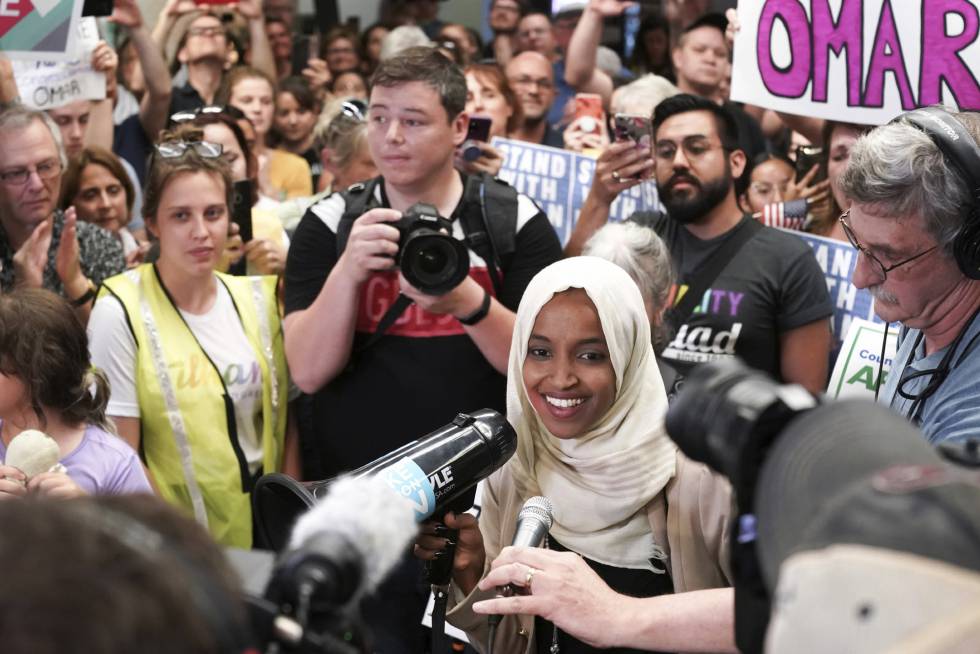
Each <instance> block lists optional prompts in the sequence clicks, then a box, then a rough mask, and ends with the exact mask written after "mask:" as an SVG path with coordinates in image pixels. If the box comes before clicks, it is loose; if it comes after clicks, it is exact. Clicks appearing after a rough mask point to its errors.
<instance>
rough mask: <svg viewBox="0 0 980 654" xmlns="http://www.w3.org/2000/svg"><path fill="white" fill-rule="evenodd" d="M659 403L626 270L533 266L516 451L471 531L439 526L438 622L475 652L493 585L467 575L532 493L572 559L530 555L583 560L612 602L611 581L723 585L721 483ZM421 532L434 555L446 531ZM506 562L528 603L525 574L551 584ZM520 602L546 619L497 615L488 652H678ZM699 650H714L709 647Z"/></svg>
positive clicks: (635, 588) (657, 381)
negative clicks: (445, 561)
mask: <svg viewBox="0 0 980 654" xmlns="http://www.w3.org/2000/svg"><path fill="white" fill-rule="evenodd" d="M666 409H667V398H666V395H665V392H664V387H663V382H662V381H661V378H660V373H659V371H658V368H657V364H656V361H655V358H654V354H653V350H652V348H651V345H650V325H649V320H648V317H647V314H646V310H645V307H644V304H643V299H642V297H641V295H640V291H639V289H638V288H637V286H636V284H635V283H634V282H633V281H632V279H630V277H629V275H627V273H626V272H624V271H623V270H622V269H621V268H619V267H618V266H616V265H615V264H613V263H610V262H608V261H605V260H602V259H598V258H595V257H577V258H572V259H565V260H563V261H559V262H557V263H555V264H552V265H551V266H549V267H547V268H545V269H544V270H542V271H541V272H540V273H538V275H537V276H536V277H535V278H534V279H533V280H531V283H530V284H529V285H528V287H527V290H526V291H525V293H524V297H523V299H522V300H521V304H520V307H519V309H518V311H517V321H516V324H515V327H514V336H513V340H512V342H511V350H510V360H509V368H508V381H507V418H508V420H509V421H510V423H511V424H512V425H513V426H514V428H515V429H516V430H517V434H518V447H517V454H516V455H515V456H514V457H513V458H512V459H511V460H510V461H509V462H508V463H507V464H506V465H505V466H504V467H503V468H501V469H500V470H499V471H498V472H496V473H495V474H494V475H493V476H491V477H490V478H489V479H488V481H487V484H486V485H485V487H484V491H483V496H482V512H481V515H480V519H479V525H478V529H477V524H476V520H475V519H473V518H472V517H471V516H469V515H460V516H447V518H446V524H447V526H449V527H450V528H458V529H459V530H460V531H459V536H458V540H457V551H456V559H455V566H454V573H453V581H454V586H455V597H451V601H452V600H453V599H455V600H456V606H455V607H454V608H453V609H452V611H450V613H449V614H448V615H447V620H448V621H449V622H450V623H452V624H454V625H456V626H458V627H460V628H462V629H464V630H465V631H466V632H467V635H468V636H469V637H470V640H471V641H474V640H475V641H477V642H478V643H480V644H481V646H482V647H481V649H486V644H487V642H486V639H487V635H488V634H487V627H486V625H487V621H486V616H483V615H478V614H476V613H474V611H473V606H472V605H473V603H474V602H477V601H480V600H486V599H488V598H491V597H493V594H494V593H493V592H492V589H493V587H488V590H480V589H479V588H478V587H477V583H478V582H479V581H480V579H481V578H483V577H484V576H486V575H487V573H488V572H489V571H490V568H491V562H494V568H498V567H500V566H501V565H504V562H503V561H501V562H495V561H494V560H495V559H496V558H497V557H498V554H499V553H500V551H501V549H502V548H503V547H504V546H506V545H508V544H510V542H511V541H512V539H513V537H514V531H515V526H516V525H515V522H516V518H517V514H518V512H519V511H520V509H521V507H522V505H523V503H524V502H525V501H526V500H527V499H528V498H530V497H533V496H535V495H543V496H545V497H547V498H548V499H549V500H550V501H551V503H552V505H553V507H554V511H553V517H554V524H553V526H552V528H551V530H550V533H549V537H548V547H549V548H550V549H551V550H557V551H565V550H567V551H570V552H573V553H575V554H576V555H580V556H581V559H580V558H579V556H574V555H569V554H555V553H554V552H543V551H535V552H532V554H536V555H545V556H547V557H554V558H555V561H564V562H570V561H577V562H579V563H581V561H582V559H584V561H585V562H587V563H588V566H589V568H591V570H592V571H591V572H590V571H588V568H584V564H582V569H581V570H580V571H579V572H588V574H589V575H592V577H593V578H591V579H590V580H591V581H592V582H597V581H598V580H599V579H601V582H599V584H600V588H603V589H604V590H605V591H606V593H607V596H609V597H620V595H616V594H615V593H612V592H610V589H611V590H612V591H616V592H617V593H623V594H625V595H628V596H630V597H654V596H663V595H667V594H670V593H671V592H682V591H687V590H695V589H704V588H715V587H721V586H725V585H727V583H728V578H729V574H728V569H727V560H728V559H727V534H728V511H729V506H730V500H729V495H728V487H727V484H726V483H725V482H723V481H722V480H721V479H720V478H718V477H716V476H714V475H713V474H712V473H710V472H709V471H708V470H707V468H705V467H703V466H700V465H698V464H694V463H692V462H690V461H688V460H686V459H684V458H683V456H682V455H681V454H680V453H679V452H678V451H677V449H676V447H675V445H674V444H673V442H671V441H670V439H669V438H668V437H667V435H666V432H665V431H664V414H665V412H666ZM424 531H426V532H428V533H427V534H425V535H423V536H421V537H420V538H419V541H418V545H417V548H416V553H417V555H418V556H420V557H421V558H432V556H433V555H434V554H435V553H436V552H437V551H438V550H439V549H441V548H442V546H443V545H444V543H445V539H443V538H442V537H441V536H440V535H437V534H435V533H434V530H433V529H432V528H431V527H430V528H428V529H425V530H424ZM507 565H509V567H508V568H507V570H506V571H505V572H507V573H509V574H510V575H511V576H512V577H514V579H513V581H514V582H515V585H516V586H523V587H524V588H525V592H531V593H532V597H533V599H534V600H537V599H538V597H537V596H535V595H534V594H533V591H532V590H531V585H532V582H534V580H537V583H538V588H540V587H544V586H548V585H550V582H551V581H552V580H551V579H549V580H547V581H546V583H544V584H542V583H541V582H542V577H548V575H549V571H548V570H547V569H546V568H545V567H544V563H540V564H538V565H535V566H533V567H532V566H531V565H526V564H523V563H520V562H518V561H514V562H511V563H508V564H507ZM556 570H557V569H556ZM667 573H669V574H667ZM494 574H495V575H496V576H498V577H499V576H500V575H502V574H504V572H497V571H495V572H494ZM556 574H557V572H556ZM480 585H481V586H485V584H480ZM451 595H452V594H451ZM531 599H532V598H522V601H523V603H522V604H521V611H522V612H525V613H534V614H537V615H544V617H537V618H535V617H533V615H512V616H507V617H505V619H504V620H503V622H502V623H501V624H500V626H499V628H498V629H497V630H496V635H495V639H494V640H495V642H494V652H495V653H496V654H502V653H505V652H507V653H519V652H525V653H528V654H530V653H531V652H538V651H542V652H543V651H550V652H552V654H556V653H560V652H563V651H564V652H569V653H570V652H576V653H578V652H585V651H591V649H592V648H591V646H590V644H587V643H591V644H599V645H603V646H606V647H609V646H616V645H619V646H623V647H626V646H629V645H632V646H634V647H641V648H642V649H658V648H663V649H674V650H676V649H678V647H677V639H675V638H673V637H672V634H670V633H664V634H661V635H662V636H663V637H664V638H665V640H663V641H658V640H654V641H650V642H644V643H643V644H642V645H639V644H633V643H630V642H627V640H624V641H623V642H615V639H610V640H606V641H599V640H598V639H595V638H593V637H591V635H590V634H588V633H587V632H581V631H580V629H579V627H578V626H567V625H565V624H564V623H563V622H562V621H561V620H558V619H557V618H556V619H555V623H554V624H553V623H552V622H549V621H548V620H546V619H545V618H547V617H551V616H549V615H547V613H545V612H543V611H540V612H539V611H536V610H535V606H534V604H533V603H532V602H528V601H527V600H531ZM607 599H608V597H607ZM624 599H626V598H624ZM574 601H576V602H578V603H579V604H583V603H588V602H590V601H591V598H588V597H577V598H575V599H574ZM722 604H724V601H723V602H722ZM543 606H544V605H543V604H542V607H543ZM711 606H717V603H715V604H712V605H711ZM722 610H725V609H724V607H723V608H722ZM727 610H728V611H729V612H731V604H730V603H729V604H728V609H727ZM712 619H714V620H715V621H717V620H719V619H721V621H722V622H724V619H723V618H719V617H717V616H714V617H713V618H712ZM728 623H729V625H730V624H731V617H730V616H729V617H728ZM565 629H568V630H569V631H565ZM668 631H670V630H668ZM576 635H580V636H582V638H583V640H579V639H578V638H576ZM609 636H610V638H611V634H610V635H609ZM730 638H731V637H730V636H729V639H730ZM583 641H585V642H583ZM704 645H705V647H706V648H708V647H714V648H715V649H717V647H718V645H719V642H718V641H717V640H710V639H709V640H708V642H705V643H704ZM688 646H690V642H689V641H687V642H685V648H684V649H685V651H691V650H689V649H686V647H688ZM621 651H628V650H625V649H624V650H621Z"/></svg>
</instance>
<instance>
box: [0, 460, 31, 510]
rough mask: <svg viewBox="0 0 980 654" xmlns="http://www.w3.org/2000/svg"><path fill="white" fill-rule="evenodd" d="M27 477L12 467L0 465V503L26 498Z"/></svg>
mask: <svg viewBox="0 0 980 654" xmlns="http://www.w3.org/2000/svg"><path fill="white" fill-rule="evenodd" d="M26 483H27V476H26V475H24V473H23V472H21V471H20V470H18V469H17V468H15V467H13V466H5V465H3V464H0V501H2V500H12V499H16V498H19V497H26V496H27V487H26V485H25V484H26Z"/></svg>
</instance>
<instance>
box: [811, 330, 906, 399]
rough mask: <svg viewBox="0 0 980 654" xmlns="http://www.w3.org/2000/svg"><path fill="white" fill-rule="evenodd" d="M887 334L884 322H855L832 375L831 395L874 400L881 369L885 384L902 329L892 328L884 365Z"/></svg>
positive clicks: (845, 339) (828, 387)
mask: <svg viewBox="0 0 980 654" xmlns="http://www.w3.org/2000/svg"><path fill="white" fill-rule="evenodd" d="M884 335H885V325H883V324H882V323H880V322H879V323H873V322H870V321H868V320H862V319H861V318H854V319H853V320H851V323H850V327H849V328H848V330H847V334H846V335H845V337H844V344H843V347H842V348H841V351H840V355H839V356H838V357H837V363H836V364H834V372H833V373H832V374H831V375H830V383H829V384H828V385H827V395H829V396H830V397H857V398H867V399H872V400H873V399H874V396H875V385H876V381H877V379H878V374H879V370H880V372H881V383H882V384H884V383H885V378H886V377H887V376H888V371H890V370H891V367H892V360H893V359H894V358H895V352H896V350H897V347H898V329H889V330H888V340H887V341H886V342H885V359H884V362H882V360H881V341H882V338H883V337H884Z"/></svg>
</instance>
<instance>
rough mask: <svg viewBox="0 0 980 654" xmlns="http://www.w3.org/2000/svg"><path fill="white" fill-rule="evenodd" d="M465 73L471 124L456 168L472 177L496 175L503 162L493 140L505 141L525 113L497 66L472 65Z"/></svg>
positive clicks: (467, 105) (459, 151) (467, 107)
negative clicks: (480, 174)
mask: <svg viewBox="0 0 980 654" xmlns="http://www.w3.org/2000/svg"><path fill="white" fill-rule="evenodd" d="M463 73H464V74H465V76H466V114H467V115H468V116H469V117H470V123H469V127H468V129H467V134H466V140H465V141H464V143H463V146H462V147H461V148H459V150H458V151H457V157H456V168H458V169H459V170H461V171H463V172H465V173H469V174H473V173H477V172H485V173H489V174H491V175H496V174H497V173H498V172H499V171H500V168H501V166H502V165H503V162H504V160H503V155H502V154H501V152H500V151H499V150H497V149H496V148H495V147H493V146H492V145H491V144H490V141H491V140H492V139H494V138H506V137H507V136H508V135H509V134H510V133H511V132H512V131H513V130H514V129H515V128H516V126H517V125H520V123H521V121H522V119H523V112H522V110H521V106H520V103H518V101H517V96H516V95H514V91H513V89H512V88H511V86H510V84H509V83H508V81H507V77H506V76H505V75H504V71H503V70H502V69H501V68H500V67H499V66H497V65H496V64H471V65H469V66H467V67H466V68H464V69H463ZM468 155H469V156H468Z"/></svg>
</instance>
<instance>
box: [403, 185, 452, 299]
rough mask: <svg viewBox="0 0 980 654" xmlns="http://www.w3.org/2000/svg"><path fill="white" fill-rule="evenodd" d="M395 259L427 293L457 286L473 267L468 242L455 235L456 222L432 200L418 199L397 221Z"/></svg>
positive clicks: (443, 291)
mask: <svg viewBox="0 0 980 654" xmlns="http://www.w3.org/2000/svg"><path fill="white" fill-rule="evenodd" d="M392 225H394V227H396V228H397V229H398V232H399V238H398V252H397V253H396V254H395V261H396V262H397V263H398V267H399V268H401V271H402V274H403V275H405V279H407V280H408V282H409V283H410V284H411V285H412V286H414V287H415V288H417V289H419V290H420V291H422V292H423V293H425V294H427V295H443V294H445V293H448V292H449V291H451V290H452V289H454V288H456V287H457V286H458V285H459V284H460V282H462V281H463V280H464V279H466V276H467V275H468V274H469V271H470V255H469V250H467V248H466V244H465V243H464V242H463V241H461V240H459V239H457V238H455V237H453V235H452V233H453V224H452V221H450V220H449V219H448V218H444V217H443V216H440V215H439V211H438V210H437V209H436V208H435V207H434V206H432V205H431V204H425V203H423V202H416V203H415V204H413V205H412V206H411V207H409V208H408V209H407V210H406V211H405V212H404V213H403V214H402V217H401V218H400V219H399V220H398V222H395V223H392Z"/></svg>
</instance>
